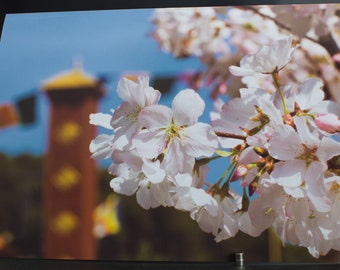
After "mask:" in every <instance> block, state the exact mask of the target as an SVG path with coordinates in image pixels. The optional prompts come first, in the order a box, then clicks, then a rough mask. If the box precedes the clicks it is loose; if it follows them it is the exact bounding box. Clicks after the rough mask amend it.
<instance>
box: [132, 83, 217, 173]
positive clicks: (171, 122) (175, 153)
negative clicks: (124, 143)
mask: <svg viewBox="0 0 340 270" xmlns="http://www.w3.org/2000/svg"><path fill="white" fill-rule="evenodd" d="M204 107H205V104H204V101H203V100H202V99H201V98H200V97H199V95H198V94H197V93H196V92H195V91H194V90H190V89H187V90H182V91H181V92H180V93H178V94H177V95H176V97H175V98H174V100H173V102H172V110H171V109H170V108H168V107H166V106H163V105H154V106H149V107H147V108H144V109H143V111H142V112H141V113H140V116H139V120H138V123H139V126H140V129H139V131H138V133H136V134H135V135H134V137H133V140H132V141H133V145H134V147H135V148H136V151H137V153H138V154H139V155H140V156H142V157H145V158H150V159H153V158H157V157H158V156H159V155H161V154H164V159H163V160H162V164H163V166H165V167H166V168H167V170H168V171H170V172H172V173H173V174H176V173H186V172H189V173H190V172H191V171H192V168H193V166H194V163H195V158H198V157H206V156H211V155H212V154H213V153H214V151H215V150H216V149H217V147H218V142H217V137H216V135H215V133H214V132H213V130H212V128H211V126H210V125H208V124H204V123H200V122H198V121H197V120H198V117H199V116H200V115H201V114H202V113H203V110H204Z"/></svg>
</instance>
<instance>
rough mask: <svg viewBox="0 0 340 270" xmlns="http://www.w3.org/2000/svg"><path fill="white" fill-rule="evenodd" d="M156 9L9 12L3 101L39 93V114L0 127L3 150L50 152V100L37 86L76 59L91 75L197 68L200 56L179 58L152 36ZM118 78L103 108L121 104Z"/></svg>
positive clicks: (0, 89) (0, 90)
mask: <svg viewBox="0 0 340 270" xmlns="http://www.w3.org/2000/svg"><path fill="white" fill-rule="evenodd" d="M152 14H153V10H152V9H138V10H137V9H136V10H107V11H89V12H55V13H31V14H10V15H7V16H6V19H5V23H4V28H3V33H2V39H1V43H0V59H1V60H0V105H1V104H3V103H5V102H11V103H14V102H15V101H16V100H18V99H19V98H21V97H24V96H26V95H29V94H31V93H39V94H38V104H37V116H38V118H37V121H36V123H35V124H34V125H29V126H22V125H18V126H12V127H9V128H5V129H0V151H1V152H5V153H7V154H10V155H18V154H22V153H33V154H37V155H41V154H43V153H44V152H45V151H46V136H47V126H48V123H47V120H48V102H47V100H46V97H45V96H44V95H43V93H42V92H41V91H40V89H39V87H40V85H41V83H42V81H43V80H45V79H46V78H49V77H51V76H53V75H55V74H56V73H58V72H60V71H64V70H69V69H71V68H72V65H73V61H74V60H81V61H82V63H83V68H84V70H85V71H87V72H89V73H91V74H93V75H100V74H106V75H109V76H112V78H113V79H115V78H117V76H119V74H122V73H125V72H143V71H144V72H145V71H147V72H150V75H151V76H153V75H163V74H167V73H178V72H180V71H184V70H192V69H197V68H199V66H200V65H199V62H198V60H197V59H188V60H176V59H174V58H173V57H172V56H171V55H169V54H166V53H164V52H162V51H161V50H160V49H159V48H158V44H157V43H156V42H155V41H154V40H153V39H152V38H150V37H148V34H150V33H151V31H152V29H153V26H152V24H151V22H150V19H151V17H152ZM131 18H133V19H131ZM116 82H117V81H116V80H112V81H111V82H110V83H109V84H108V85H107V95H106V97H105V98H104V99H103V100H102V101H101V104H100V110H101V111H104V112H109V109H110V108H112V107H114V106H116V105H117V104H118V100H117V98H116V97H115V91H116ZM165 102H169V100H165Z"/></svg>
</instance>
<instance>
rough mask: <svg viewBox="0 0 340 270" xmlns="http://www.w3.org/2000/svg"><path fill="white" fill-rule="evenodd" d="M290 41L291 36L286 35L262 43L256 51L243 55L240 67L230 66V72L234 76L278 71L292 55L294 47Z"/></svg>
mask: <svg viewBox="0 0 340 270" xmlns="http://www.w3.org/2000/svg"><path fill="white" fill-rule="evenodd" d="M292 41H293V39H292V37H287V38H284V39H280V40H278V41H275V42H273V44H271V45H264V46H262V47H261V48H260V50H259V51H258V52H257V53H255V54H253V55H248V56H245V57H243V58H242V60H241V62H240V67H236V66H231V67H230V68H229V69H230V72H231V73H232V74H233V75H235V76H245V75H252V74H254V73H261V74H272V73H273V72H275V71H280V70H281V69H283V68H284V67H285V66H286V65H287V64H288V63H289V62H290V61H291V59H292V57H293V54H294V51H295V48H292Z"/></svg>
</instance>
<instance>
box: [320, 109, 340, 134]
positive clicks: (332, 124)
mask: <svg viewBox="0 0 340 270" xmlns="http://www.w3.org/2000/svg"><path fill="white" fill-rule="evenodd" d="M315 124H316V126H317V127H318V128H319V129H321V130H323V131H326V132H329V133H335V132H338V131H340V119H339V117H337V116H336V115H335V114H332V113H326V114H320V115H319V116H318V117H317V118H316V119H315Z"/></svg>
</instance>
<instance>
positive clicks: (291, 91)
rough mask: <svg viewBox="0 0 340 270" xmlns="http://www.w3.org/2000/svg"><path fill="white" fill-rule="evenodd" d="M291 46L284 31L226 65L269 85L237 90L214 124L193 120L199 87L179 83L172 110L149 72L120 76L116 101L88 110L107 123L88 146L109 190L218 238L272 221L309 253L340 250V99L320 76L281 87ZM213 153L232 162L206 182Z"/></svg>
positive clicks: (254, 232) (257, 230)
mask: <svg viewBox="0 0 340 270" xmlns="http://www.w3.org/2000/svg"><path fill="white" fill-rule="evenodd" d="M297 48H298V46H295V45H294V42H293V38H292V37H291V36H289V37H285V38H282V39H279V40H277V41H275V42H273V43H272V44H270V45H263V46H262V47H260V49H259V50H258V51H257V52H256V53H254V54H250V55H247V56H245V57H244V58H242V60H241V62H240V66H238V67H237V66H230V67H229V70H230V72H231V73H232V74H234V75H235V76H245V75H250V74H251V75H252V76H254V77H256V76H260V77H263V76H266V77H269V78H271V80H272V81H273V85H274V86H275V89H272V90H270V91H269V90H268V89H263V88H259V87H247V88H241V89H240V90H239V92H240V96H239V97H235V98H232V99H230V100H228V101H227V102H225V103H224V104H222V106H220V107H218V108H217V111H216V112H214V113H213V114H212V119H211V123H210V124H208V123H203V122H200V121H199V117H200V116H201V115H202V113H203V111H204V109H205V102H204V100H203V99H202V98H201V97H200V96H199V95H198V93H197V92H196V91H194V90H192V89H184V90H181V91H180V92H179V93H178V94H177V95H176V96H175V98H174V99H173V101H172V104H171V108H170V107H167V106H164V105H161V104H160V103H159V102H160V98H161V94H160V91H158V90H156V89H154V88H153V87H151V86H150V85H149V78H148V77H147V76H143V75H140V76H137V77H136V78H135V79H131V78H127V77H123V78H122V79H120V81H119V83H118V89H117V91H118V95H119V96H120V98H121V99H122V100H123V102H122V104H121V105H120V106H119V107H118V108H116V109H115V110H113V111H112V114H104V113H96V114H91V115H90V123H91V124H95V125H99V126H103V127H106V128H108V129H111V130H112V133H111V134H109V135H107V134H100V135H98V136H97V137H96V138H95V139H94V140H93V141H92V142H91V144H90V151H91V152H92V153H93V154H92V156H93V158H96V159H101V158H110V159H111V161H112V163H111V165H110V166H109V169H108V171H109V173H110V174H112V176H113V178H112V180H111V182H110V186H111V188H112V189H113V190H114V191H115V192H117V193H119V194H124V195H135V196H136V198H137V202H138V203H139V204H140V205H141V206H142V207H143V208H145V209H149V208H153V207H158V206H165V207H174V208H176V209H178V210H181V211H187V212H188V213H190V216H191V218H192V219H193V220H195V221H197V223H198V225H199V227H200V228H201V229H202V230H203V231H205V232H208V233H211V234H213V235H214V237H215V240H216V241H222V240H225V239H228V238H230V237H233V236H235V235H236V233H237V232H238V231H243V232H245V233H247V234H249V235H251V236H254V237H255V236H258V235H260V234H261V233H262V232H263V231H265V230H266V229H268V228H269V227H271V226H272V227H273V228H274V229H275V230H276V232H277V233H278V235H279V236H280V238H281V240H282V243H283V244H284V243H287V242H289V243H291V244H294V245H299V246H304V247H306V248H308V251H309V252H310V253H311V254H312V255H313V256H315V257H318V256H320V255H324V254H326V253H327V252H328V251H329V250H331V249H335V250H340V245H339V243H340V216H339V213H340V212H339V211H338V209H339V207H340V143H339V142H338V141H337V140H336V139H335V135H336V134H337V133H338V132H339V131H340V120H339V117H338V116H339V115H340V105H339V104H338V103H336V102H333V101H329V100H325V94H324V92H323V82H322V80H320V79H318V78H315V77H313V78H307V79H306V80H305V81H304V82H303V83H301V84H300V85H296V84H294V85H284V84H282V82H281V81H280V74H281V72H283V70H284V69H286V68H288V67H289V65H291V64H293V63H292V59H293V56H294V54H295V53H296V51H297ZM225 68H226V69H227V68H228V67H227V66H226V67H225ZM216 159H226V164H228V165H227V166H226V168H225V171H224V172H221V177H220V178H219V179H216V180H215V179H209V177H208V176H207V175H208V170H209V166H210V165H211V164H213V162H214V160H216ZM232 183H233V184H232ZM237 183H239V187H240V188H239V189H235V190H234V189H232V188H231V186H233V185H234V184H237Z"/></svg>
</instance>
